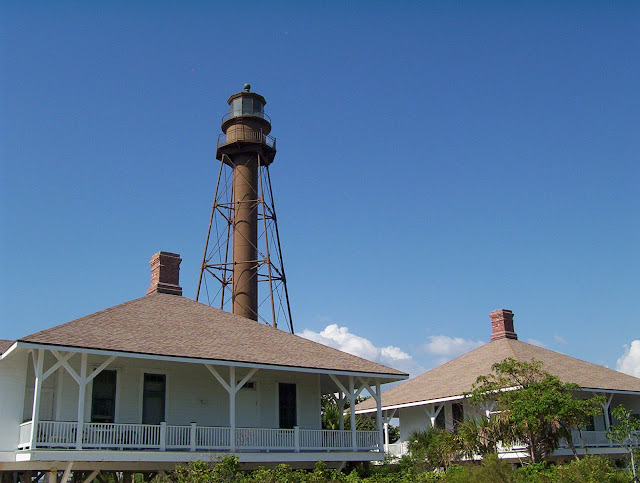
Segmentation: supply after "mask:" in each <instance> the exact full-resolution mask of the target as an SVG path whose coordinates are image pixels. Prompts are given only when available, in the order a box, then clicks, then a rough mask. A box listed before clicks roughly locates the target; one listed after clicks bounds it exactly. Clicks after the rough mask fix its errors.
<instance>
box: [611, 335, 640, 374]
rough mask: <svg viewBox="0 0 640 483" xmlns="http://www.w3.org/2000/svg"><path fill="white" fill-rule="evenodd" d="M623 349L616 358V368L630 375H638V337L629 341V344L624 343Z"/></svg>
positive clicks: (639, 341) (639, 355)
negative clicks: (622, 352) (620, 354)
mask: <svg viewBox="0 0 640 483" xmlns="http://www.w3.org/2000/svg"><path fill="white" fill-rule="evenodd" d="M624 347H625V351H624V354H622V357H620V359H618V363H617V365H616V369H618V370H619V371H620V372H624V373H626V374H629V375H631V376H635V377H640V339H636V340H634V341H632V342H631V346H628V345H626V344H625V346H624Z"/></svg>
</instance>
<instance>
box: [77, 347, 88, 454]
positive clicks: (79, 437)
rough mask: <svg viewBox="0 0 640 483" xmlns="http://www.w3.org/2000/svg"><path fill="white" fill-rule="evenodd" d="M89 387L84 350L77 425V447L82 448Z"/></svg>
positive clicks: (79, 384)
mask: <svg viewBox="0 0 640 483" xmlns="http://www.w3.org/2000/svg"><path fill="white" fill-rule="evenodd" d="M86 389H87V354H86V352H83V353H82V355H81V359H80V381H78V425H77V427H76V449H82V433H83V428H84V403H85V393H86Z"/></svg>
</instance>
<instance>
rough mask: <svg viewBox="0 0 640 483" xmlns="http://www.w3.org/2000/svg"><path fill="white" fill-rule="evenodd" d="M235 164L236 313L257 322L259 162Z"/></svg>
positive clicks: (245, 159)
mask: <svg viewBox="0 0 640 483" xmlns="http://www.w3.org/2000/svg"><path fill="white" fill-rule="evenodd" d="M233 161H234V168H233V204H234V216H233V313H234V314H237V315H241V316H242V317H246V318H248V319H253V320H257V318H258V262H257V253H256V252H257V246H258V189H257V188H258V159H257V156H254V155H250V156H236V157H235V158H234V160H233Z"/></svg>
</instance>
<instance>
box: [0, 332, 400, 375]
mask: <svg viewBox="0 0 640 483" xmlns="http://www.w3.org/2000/svg"><path fill="white" fill-rule="evenodd" d="M16 346H17V347H22V348H25V349H47V350H58V351H66V352H77V353H85V354H92V355H102V356H113V355H115V356H119V357H129V358H132V359H146V360H156V361H167V362H185V363H189V364H213V365H217V366H233V367H247V368H251V369H253V368H257V369H270V370H282V371H290V372H307V373H313V374H333V375H339V376H356V377H375V378H378V379H387V380H386V381H385V382H395V381H402V380H405V379H408V378H409V374H385V373H377V372H360V371H345V370H340V369H325V368H315V367H301V366H287V365H280V364H269V363H257V362H242V361H229V360H222V359H201V358H198V357H185V356H170V355H160V354H147V353H142V352H127V351H114V350H108V349H92V348H88V347H74V346H65V345H55V344H45V343H38V342H26V341H20V340H18V341H17V342H16V343H15V344H14V345H13V346H12V347H11V349H9V350H8V351H7V352H5V353H4V354H3V355H2V357H4V355H5V354H7V353H8V352H9V351H11V350H13V349H14V348H15V347H16Z"/></svg>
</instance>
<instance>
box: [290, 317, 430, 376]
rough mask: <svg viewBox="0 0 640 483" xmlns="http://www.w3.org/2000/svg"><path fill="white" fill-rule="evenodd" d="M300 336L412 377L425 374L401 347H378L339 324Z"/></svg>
mask: <svg viewBox="0 0 640 483" xmlns="http://www.w3.org/2000/svg"><path fill="white" fill-rule="evenodd" d="M298 335H300V336H301V337H304V338H305V339H309V340H312V341H314V342H319V343H320V344H324V345H328V346H329V347H334V348H335V349H339V350H341V351H344V352H348V353H349V354H353V355H354V356H358V357H362V358H364V359H369V360H371V361H376V362H379V363H381V364H384V365H387V366H390V367H393V368H395V369H399V370H401V371H404V372H408V373H409V374H410V375H411V376H417V375H418V374H421V373H422V372H424V368H423V367H422V366H421V365H420V364H418V363H417V362H416V361H414V360H413V357H411V356H410V355H409V354H407V353H406V352H405V351H403V350H402V349H400V348H399V347H395V346H391V345H390V346H387V347H377V346H375V345H374V344H373V342H371V341H370V340H369V339H365V338H364V337H361V336H359V335H356V334H352V333H351V332H349V328H348V327H338V324H330V325H327V326H326V327H325V328H324V330H322V331H321V332H314V331H312V330H309V329H305V330H303V331H302V333H300V334H298Z"/></svg>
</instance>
